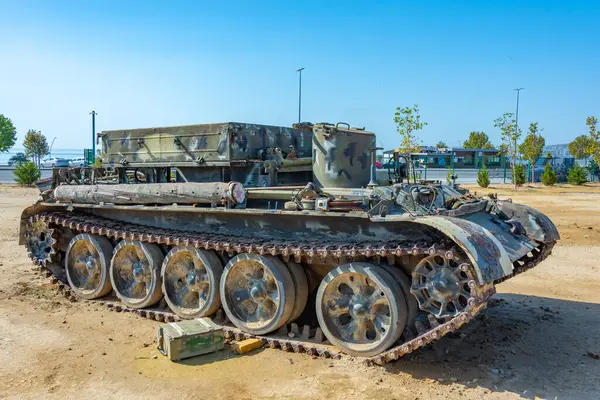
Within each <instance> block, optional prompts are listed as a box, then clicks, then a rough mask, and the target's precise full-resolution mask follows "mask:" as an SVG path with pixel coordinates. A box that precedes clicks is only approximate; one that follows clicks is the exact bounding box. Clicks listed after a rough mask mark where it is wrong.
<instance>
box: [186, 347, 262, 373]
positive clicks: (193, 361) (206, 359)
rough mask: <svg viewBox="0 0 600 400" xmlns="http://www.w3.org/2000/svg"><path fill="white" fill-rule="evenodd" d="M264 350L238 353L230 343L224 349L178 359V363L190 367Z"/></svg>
mask: <svg viewBox="0 0 600 400" xmlns="http://www.w3.org/2000/svg"><path fill="white" fill-rule="evenodd" d="M264 350H265V349H264V348H260V349H255V350H252V351H251V352H249V353H246V354H238V353H236V352H235V351H233V350H231V348H230V346H229V345H228V344H226V345H225V348H224V349H223V350H219V351H217V352H215V353H210V354H203V355H201V356H197V357H190V358H186V359H183V360H180V361H176V363H177V364H180V365H185V366H190V367H197V366H201V365H208V364H213V363H217V362H221V361H227V360H233V359H236V358H241V357H247V356H253V355H256V354H258V353H261V352H263V351H264Z"/></svg>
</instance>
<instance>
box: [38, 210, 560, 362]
mask: <svg viewBox="0 0 600 400" xmlns="http://www.w3.org/2000/svg"><path fill="white" fill-rule="evenodd" d="M37 221H43V222H45V223H47V224H49V225H50V224H54V225H57V226H62V227H65V228H68V229H70V230H73V231H76V232H77V233H90V234H96V235H102V236H107V237H109V238H114V239H117V240H118V239H123V240H139V241H143V242H149V243H157V244H165V245H169V246H178V245H183V246H192V247H196V248H199V249H205V250H215V251H224V252H227V253H228V254H229V255H230V256H232V255H234V254H236V253H242V252H251V253H258V254H261V255H264V254H270V255H273V256H281V257H282V258H283V259H284V260H286V261H288V260H289V259H290V258H294V260H295V261H296V262H301V260H302V259H303V258H305V259H306V260H307V261H308V262H309V263H311V262H317V261H324V260H331V261H334V262H336V263H340V262H348V261H352V260H354V259H356V258H361V257H366V258H369V259H373V260H374V261H375V262H377V263H379V262H380V261H381V259H382V258H383V259H384V260H387V261H388V262H390V264H393V262H394V259H395V256H403V255H415V256H418V255H435V254H438V255H440V256H443V257H447V258H452V257H453V256H454V253H453V250H448V249H447V244H446V243H442V244H441V245H439V244H437V245H436V244H431V243H423V244H420V245H412V246H404V247H403V246H399V245H394V244H389V243H385V242H379V243H376V244H370V245H359V246H356V245H349V244H343V243H339V244H338V243H331V244H328V245H325V246H323V245H312V244H296V245H288V244H281V243H275V242H265V241H264V240H260V239H250V238H242V239H238V240H239V241H237V242H232V241H231V237H225V236H215V235H211V236H210V237H208V235H206V234H196V233H187V232H181V231H175V230H166V229H156V228H152V227H147V226H142V225H137V224H129V223H122V222H119V221H113V220H109V219H105V218H99V217H94V216H88V215H75V214H67V213H60V212H57V213H43V214H38V215H35V216H32V217H31V218H30V223H34V222H37ZM234 240H236V239H234ZM552 246H553V244H550V245H541V246H540V248H538V249H535V250H534V251H532V253H530V254H531V255H526V256H525V257H523V259H521V260H518V261H516V262H515V263H514V267H515V270H514V273H513V274H512V275H510V276H508V277H506V278H503V279H501V280H498V281H497V282H495V283H499V282H502V281H504V280H506V279H508V278H510V277H513V276H515V275H517V274H520V273H522V272H524V271H526V270H528V269H530V268H533V267H534V266H535V265H537V264H538V263H539V262H541V261H542V260H544V259H545V258H546V257H547V256H548V255H549V254H550V253H551V249H552ZM31 256H32V255H31V254H30V257H31ZM32 259H33V261H34V263H35V264H36V265H38V266H39V271H40V272H41V273H43V274H44V275H45V276H46V277H49V278H51V281H52V283H53V284H55V285H56V287H57V290H58V291H60V292H62V293H63V294H64V295H65V296H66V297H67V298H69V299H70V300H71V301H78V300H80V301H81V300H83V299H80V298H79V297H76V295H75V294H74V292H73V291H72V290H71V288H70V286H69V285H68V284H65V283H64V282H62V281H61V280H60V279H58V278H57V277H56V276H54V274H53V272H52V268H49V265H47V264H46V263H45V262H39V261H37V260H35V259H34V258H33V257H32ZM494 293H495V289H494V286H493V285H492V284H487V285H484V286H478V287H477V288H476V290H474V291H473V297H471V298H470V299H469V301H468V305H467V307H466V308H465V310H464V311H463V312H461V313H459V314H458V315H456V316H455V317H453V318H451V319H449V320H438V319H436V318H434V317H433V316H432V315H429V316H428V320H429V327H421V329H418V331H419V332H418V334H417V335H416V336H415V337H407V336H406V335H405V336H404V337H403V338H404V340H405V341H404V342H403V343H399V344H397V345H396V346H394V347H392V348H390V349H388V350H386V351H385V352H383V353H381V354H378V355H377V356H373V357H368V358H361V357H355V358H357V359H361V360H362V361H364V362H365V363H366V364H368V365H373V364H377V365H384V364H386V363H388V362H390V361H393V360H397V359H398V358H400V357H402V356H403V355H406V354H408V353H411V352H413V351H415V350H417V349H419V348H421V347H423V346H425V345H426V344H428V343H431V342H432V341H434V340H437V339H440V338H441V337H442V336H444V335H446V334H448V333H450V332H455V331H457V330H458V329H459V328H460V327H461V326H462V325H464V324H465V323H467V322H469V321H470V320H472V319H473V318H474V317H475V316H476V315H477V314H478V313H479V312H481V311H482V310H483V309H485V307H486V303H487V300H488V299H489V298H490V296H492V295H493V294H494ZM83 301H86V302H90V304H91V303H93V304H101V305H103V306H105V307H106V308H107V309H109V310H111V311H115V312H132V313H135V314H137V315H139V316H141V317H144V318H149V319H153V320H156V321H165V322H173V321H179V320H180V318H179V317H178V316H177V315H175V314H174V313H173V312H171V311H170V310H169V309H168V308H167V307H166V305H164V303H163V302H164V300H163V301H161V303H159V304H163V306H162V307H158V308H157V307H151V308H147V309H133V308H129V307H126V306H124V305H123V304H121V303H119V302H118V300H117V299H116V298H115V299H114V300H112V299H110V300H107V299H101V300H83ZM214 319H215V322H217V323H220V324H222V325H223V330H224V334H225V338H226V340H228V341H233V340H237V341H239V340H243V339H248V338H258V339H260V340H261V342H262V343H263V345H265V346H269V347H270V348H279V349H281V350H284V351H293V352H296V353H302V352H305V353H307V354H309V355H311V356H313V357H324V358H335V359H337V358H341V357H342V356H346V355H345V354H343V353H342V352H341V351H340V350H339V349H337V348H335V347H333V346H331V345H328V344H325V343H324V338H323V334H322V332H321V330H320V328H317V329H316V330H315V329H310V327H309V326H308V325H307V326H304V327H302V329H300V327H298V326H297V325H296V324H290V325H289V326H284V327H282V328H281V329H280V330H279V331H277V332H276V333H273V334H269V335H252V334H248V333H245V332H242V331H240V330H239V329H237V328H235V327H233V326H231V325H230V324H228V321H227V320H226V318H224V317H223V313H222V312H221V310H219V311H218V312H217V314H215V317H214Z"/></svg>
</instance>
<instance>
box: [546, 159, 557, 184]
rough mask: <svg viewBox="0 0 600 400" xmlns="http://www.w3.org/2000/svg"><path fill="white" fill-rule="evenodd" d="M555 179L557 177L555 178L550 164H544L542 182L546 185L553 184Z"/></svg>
mask: <svg viewBox="0 0 600 400" xmlns="http://www.w3.org/2000/svg"><path fill="white" fill-rule="evenodd" d="M557 181H558V179H557V178H556V174H555V173H554V168H552V164H550V163H548V164H546V166H545V167H544V173H543V174H542V183H543V184H544V185H546V186H552V185H555V184H556V182H557Z"/></svg>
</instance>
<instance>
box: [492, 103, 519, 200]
mask: <svg viewBox="0 0 600 400" xmlns="http://www.w3.org/2000/svg"><path fill="white" fill-rule="evenodd" d="M494 126H495V127H496V128H499V129H500V134H501V136H502V147H501V148H502V149H503V151H504V154H507V155H508V156H509V157H510V160H511V166H512V168H511V169H512V174H513V178H512V181H513V184H514V188H513V190H515V191H516V190H517V185H518V184H519V183H518V182H519V179H517V168H516V166H517V158H518V155H519V147H518V146H517V142H518V141H519V139H520V138H521V129H516V121H515V120H514V119H513V113H504V114H503V115H502V116H501V117H498V118H496V119H495V120H494ZM521 167H523V166H522V165H521ZM523 175H525V174H524V173H523ZM523 183H525V182H522V183H521V185H522V184H523Z"/></svg>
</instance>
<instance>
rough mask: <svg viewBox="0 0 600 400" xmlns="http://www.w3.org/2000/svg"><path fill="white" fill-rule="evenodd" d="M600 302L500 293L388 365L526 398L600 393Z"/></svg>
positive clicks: (389, 368)
mask: <svg viewBox="0 0 600 400" xmlns="http://www.w3.org/2000/svg"><path fill="white" fill-rule="evenodd" d="M598 315H600V304H593V303H584V302H574V301H568V300H557V299H551V298H545V297H536V296H525V295H517V294H498V295H496V296H495V299H494V300H493V301H492V302H491V304H490V306H489V307H488V309H487V310H485V311H484V312H483V313H482V314H481V315H480V316H479V317H478V318H476V320H475V321H472V322H471V323H470V324H468V325H466V326H465V327H463V328H462V329H460V330H459V331H458V332H457V333H455V334H452V335H451V336H446V337H444V338H442V339H441V340H440V341H438V342H437V343H434V344H431V345H429V346H427V347H426V348H424V349H423V350H421V351H419V352H417V353H414V354H410V355H408V356H407V357H403V358H401V359H400V360H398V361H397V362H394V363H391V364H388V365H386V366H385V369H386V371H387V372H389V373H393V374H396V373H401V372H403V373H408V374H410V375H412V376H413V377H414V378H417V379H424V378H429V379H433V380H436V381H438V382H439V383H440V384H447V385H449V384H454V383H455V382H456V384H458V385H463V386H465V387H476V386H480V387H484V388H487V389H489V390H490V391H493V392H504V391H507V392H512V393H515V394H518V395H519V396H521V397H523V398H533V397H534V396H536V395H537V396H539V397H542V398H555V396H558V398H577V399H588V398H589V399H597V396H598V393H599V392H600V383H599V382H598V380H597V379H595V377H596V378H597V377H598V376H600V361H599V360H596V359H593V358H591V357H590V356H589V355H588V354H587V352H588V351H592V352H594V353H599V352H600V336H599V335H598V332H599V323H598Z"/></svg>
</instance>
